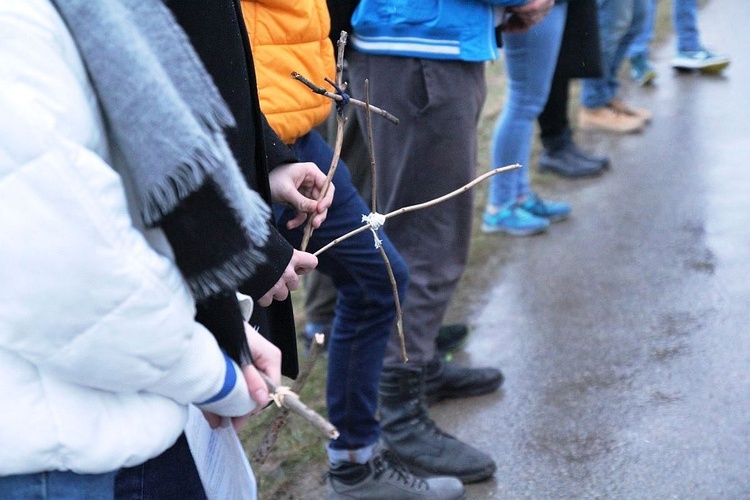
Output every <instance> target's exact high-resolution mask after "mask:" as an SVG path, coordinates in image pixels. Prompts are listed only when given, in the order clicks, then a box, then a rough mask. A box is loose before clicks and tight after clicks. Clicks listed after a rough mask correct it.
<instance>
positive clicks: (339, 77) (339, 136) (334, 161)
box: [300, 31, 347, 252]
mask: <svg viewBox="0 0 750 500" xmlns="http://www.w3.org/2000/svg"><path fill="white" fill-rule="evenodd" d="M346 36H347V35H346V31H342V32H341V36H340V37H339V41H338V42H337V45H338V56H337V58H336V83H337V84H338V85H343V80H344V47H346ZM344 121H346V118H344V117H343V116H342V115H341V113H336V144H335V145H334V148H333V158H331V168H330V169H329V170H328V175H327V176H326V180H325V183H324V184H323V188H322V189H321V191H320V196H318V200H317V201H318V202H320V200H322V199H323V198H324V197H325V195H326V193H327V192H328V187H329V186H330V185H331V179H333V174H335V173H336V167H338V164H339V157H340V156H341V146H342V145H343V144H344ZM312 221H313V217H312V215H311V216H310V218H309V219H308V220H307V225H306V226H305V232H304V234H303V236H302V243H301V245H300V250H302V251H303V252H304V251H305V250H306V249H307V245H308V243H310V236H312V232H313V227H312Z"/></svg>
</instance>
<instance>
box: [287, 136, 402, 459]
mask: <svg viewBox="0 0 750 500" xmlns="http://www.w3.org/2000/svg"><path fill="white" fill-rule="evenodd" d="M294 152H295V153H296V154H297V157H298V158H299V159H300V161H311V162H314V163H316V164H317V165H318V166H319V167H320V168H321V170H323V172H325V173H326V174H327V173H328V170H329V169H330V165H331V159H332V156H333V151H332V149H331V147H330V146H329V145H328V143H327V142H326V141H325V140H324V139H323V137H322V136H321V135H320V134H319V133H318V132H316V131H312V132H310V133H309V134H307V135H305V136H303V137H301V138H300V139H298V140H297V142H296V143H295V144H294ZM333 184H334V186H335V188H336V191H335V195H334V198H333V205H332V206H331V208H330V209H329V210H328V216H327V218H326V221H325V222H324V223H323V224H322V226H321V227H320V228H319V229H316V230H315V231H314V232H313V234H312V238H311V239H310V244H309V246H308V249H307V250H308V251H310V252H314V251H315V250H317V249H318V248H321V247H323V246H324V245H326V244H327V243H330V242H331V241H332V240H334V239H335V238H338V237H339V236H342V235H344V234H346V233H348V232H349V231H351V230H353V229H356V228H358V227H360V226H362V215H367V214H369V213H370V209H369V208H368V206H367V204H366V203H365V202H364V200H362V198H361V197H360V195H359V194H358V193H357V190H356V189H355V188H354V186H353V185H352V180H351V176H350V174H349V171H348V169H347V167H346V165H345V164H344V163H342V162H340V163H339V166H338V168H337V170H336V173H335V175H334V177H333ZM275 209H276V213H277V220H278V224H279V228H280V229H279V230H280V231H281V233H282V234H283V235H284V236H285V237H286V238H287V239H288V240H289V241H290V242H291V243H292V244H293V245H294V246H295V247H297V248H299V244H300V242H301V241H302V234H303V227H300V228H298V229H295V230H293V231H288V230H286V229H285V228H286V222H287V221H288V220H289V219H290V218H291V217H293V211H292V210H291V209H289V208H287V207H280V206H277V207H275ZM386 230H387V224H386ZM380 239H381V240H383V249H384V250H385V252H386V255H388V259H389V261H390V263H391V267H392V268H393V273H394V276H395V277H396V283H397V284H398V289H399V297H400V298H401V300H402V301H403V300H404V297H405V296H406V288H407V282H408V278H409V274H408V270H407V267H406V264H405V263H404V260H403V259H402V258H401V256H400V255H399V253H398V252H397V251H396V249H395V247H394V246H393V244H392V243H391V242H390V240H389V239H388V237H387V236H386V235H385V234H383V231H382V230H381V231H380ZM318 270H319V271H320V272H322V273H323V274H326V275H328V276H329V277H330V278H331V280H332V281H333V283H334V286H335V287H336V290H337V291H338V300H337V301H336V315H335V318H334V321H333V328H332V331H331V335H330V339H329V340H328V380H327V396H326V398H327V407H328V418H329V419H330V421H331V423H332V424H333V425H335V426H336V427H337V428H338V430H339V432H340V433H341V436H340V437H339V438H338V439H337V440H335V441H332V442H331V447H332V448H334V449H340V450H351V449H357V448H361V447H364V446H368V445H371V444H373V443H375V442H377V440H378V439H379V437H380V425H379V423H378V421H377V420H376V418H375V411H376V409H377V402H378V399H377V393H378V384H379V383H380V374H381V371H382V364H383V356H384V355H385V348H386V344H387V342H388V337H389V335H390V332H391V328H392V326H393V324H394V320H395V318H396V309H395V301H394V297H393V289H392V287H391V283H390V280H389V278H388V271H387V268H386V266H385V263H384V262H383V258H382V257H381V255H380V251H379V250H378V249H376V248H375V245H374V239H373V235H372V233H371V232H370V231H364V232H361V233H359V234H358V235H356V236H354V237H352V238H349V239H347V240H344V241H342V242H341V243H338V244H337V245H335V246H334V247H332V248H331V249H329V250H327V251H325V252H324V253H322V254H321V255H320V256H319V257H318Z"/></svg>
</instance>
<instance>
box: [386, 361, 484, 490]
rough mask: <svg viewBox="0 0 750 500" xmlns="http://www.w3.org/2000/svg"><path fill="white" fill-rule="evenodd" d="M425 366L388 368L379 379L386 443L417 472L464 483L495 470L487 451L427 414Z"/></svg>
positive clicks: (479, 478)
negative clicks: (442, 427) (451, 433)
mask: <svg viewBox="0 0 750 500" xmlns="http://www.w3.org/2000/svg"><path fill="white" fill-rule="evenodd" d="M424 378H425V369H424V368H422V369H419V370H416V369H405V368H385V369H384V370H383V377H382V379H381V382H380V390H379V396H380V398H379V399H380V426H381V428H382V431H383V442H384V443H385V444H386V445H387V446H388V448H389V449H390V450H391V451H392V452H393V453H394V454H395V455H396V456H397V457H398V458H399V459H400V460H401V461H402V462H404V464H406V466H407V467H408V468H409V470H411V471H412V472H413V473H414V474H417V475H421V476H454V477H457V478H459V479H460V480H461V481H463V482H465V483H471V482H476V481H482V480H484V479H487V478H489V477H490V476H492V474H494V473H495V469H496V465H495V462H494V461H493V460H492V459H491V458H490V457H489V456H488V455H486V454H485V453H483V452H481V451H479V450H477V449H475V448H473V447H471V446H469V445H468V444H465V443H462V442H461V441H459V440H458V439H456V438H454V437H453V436H451V435H449V434H447V433H445V432H443V431H441V430H440V429H438V427H437V426H436V425H435V422H433V421H432V419H431V418H430V415H429V414H428V413H427V405H426V404H425V400H424Z"/></svg>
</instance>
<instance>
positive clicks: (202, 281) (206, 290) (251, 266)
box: [187, 250, 265, 300]
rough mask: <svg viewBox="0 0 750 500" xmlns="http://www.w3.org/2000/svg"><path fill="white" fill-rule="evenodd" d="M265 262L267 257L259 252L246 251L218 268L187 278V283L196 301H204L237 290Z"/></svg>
mask: <svg viewBox="0 0 750 500" xmlns="http://www.w3.org/2000/svg"><path fill="white" fill-rule="evenodd" d="M264 262H265V257H264V256H263V254H262V253H260V252H259V251H257V250H245V251H243V252H240V253H238V254H236V255H234V256H232V257H231V258H229V259H227V260H226V261H224V262H222V264H221V265H220V266H218V267H214V268H212V269H206V270H204V271H202V272H201V273H200V274H198V275H195V276H189V277H187V283H188V286H189V287H190V291H191V292H192V293H193V296H194V297H195V299H196V300H203V299H206V298H208V297H211V296H213V295H216V294H218V293H221V292H223V291H226V290H237V288H239V286H240V285H241V284H242V283H243V282H245V281H246V280H247V279H248V277H250V276H252V275H253V274H254V273H255V270H256V269H257V267H258V266H259V265H260V264H263V263H264Z"/></svg>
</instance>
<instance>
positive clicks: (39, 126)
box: [0, 2, 253, 416]
mask: <svg viewBox="0 0 750 500" xmlns="http://www.w3.org/2000/svg"><path fill="white" fill-rule="evenodd" d="M30 4H33V2H30ZM14 8H15V9H16V10H17V12H14V13H12V14H14V15H9V16H7V17H0V32H2V33H3V37H4V43H3V44H1V45H0V60H2V61H3V65H2V70H0V88H2V89H3V92H2V93H0V240H2V245H0V276H1V277H2V279H0V349H3V350H5V351H6V352H9V353H11V354H13V355H15V356H17V357H19V358H21V359H24V360H26V361H27V362H29V363H32V364H33V365H34V366H35V367H37V369H38V370H40V371H42V372H45V373H47V374H49V375H50V376H53V377H56V378H58V379H60V380H64V381H66V382H69V383H73V384H76V385H80V386H85V387H91V388H96V389H99V390H103V391H109V392H115V393H127V392H140V391H145V392H152V393H155V394H159V395H162V396H164V397H167V398H170V399H172V400H174V401H176V402H178V403H182V404H187V403H203V404H204V405H206V408H208V409H210V410H211V411H214V412H216V413H219V414H222V415H225V416H234V415H243V414H245V413H247V412H248V411H250V410H251V409H252V407H253V403H252V401H251V400H250V398H249V395H248V391H247V386H246V384H245V382H244V378H243V377H242V375H241V372H240V370H239V368H238V367H237V365H235V364H234V363H232V362H231V361H229V360H228V359H227V358H226V356H224V354H223V353H222V352H221V350H220V349H219V348H218V345H217V344H216V342H215V340H214V339H213V337H212V335H211V334H210V333H209V332H208V331H207V330H206V329H205V328H203V327H202V326H201V325H200V324H198V323H196V322H195V320H194V319H193V318H194V314H195V307H194V303H193V300H192V297H191V295H190V293H189V291H188V290H187V287H186V285H185V283H184V281H183V280H182V277H181V275H180V274H179V271H178V270H177V268H176V267H175V265H174V263H173V262H172V261H171V259H170V258H169V257H167V256H165V255H162V254H160V253H158V252H156V251H155V250H154V248H153V247H152V246H151V245H150V244H149V242H148V241H147V240H146V238H145V237H144V235H143V234H142V233H141V232H140V231H139V230H137V229H136V228H135V227H134V225H133V222H132V220H131V218H130V215H129V212H128V207H127V203H126V198H125V194H124V190H123V184H122V181H121V179H120V177H119V176H118V175H117V173H116V172H115V171H114V170H113V169H112V168H111V166H110V165H109V164H108V163H107V160H106V157H107V154H106V151H107V149H106V138H105V136H104V133H103V131H104V127H103V125H102V120H101V118H100V117H99V113H98V108H97V105H96V99H95V95H94V93H93V90H92V89H91V87H90V85H89V83H88V80H87V77H86V73H85V69H84V67H83V64H82V62H81V61H80V59H79V58H78V55H77V51H76V49H75V44H74V43H73V41H72V40H71V39H70V36H69V34H68V32H67V29H66V28H65V26H64V24H63V23H62V21H61V20H60V18H59V17H58V16H57V14H56V12H55V11H54V9H53V8H52V7H51V5H49V4H47V3H42V4H39V3H37V4H34V5H27V3H26V2H17V3H14ZM6 10H7V9H6Z"/></svg>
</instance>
